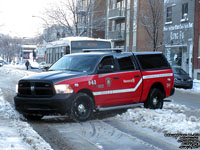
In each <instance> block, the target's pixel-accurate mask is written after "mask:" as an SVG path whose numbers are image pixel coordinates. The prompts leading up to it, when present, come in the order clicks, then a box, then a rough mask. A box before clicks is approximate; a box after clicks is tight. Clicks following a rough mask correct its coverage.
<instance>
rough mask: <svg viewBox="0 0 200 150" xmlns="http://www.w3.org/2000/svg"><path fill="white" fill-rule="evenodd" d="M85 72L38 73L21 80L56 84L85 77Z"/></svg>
mask: <svg viewBox="0 0 200 150" xmlns="http://www.w3.org/2000/svg"><path fill="white" fill-rule="evenodd" d="M87 75H88V73H87V72H74V71H49V72H43V73H38V74H35V75H31V76H28V77H25V78H23V80H50V81H52V82H53V83H57V82H60V81H63V80H67V79H72V78H76V77H81V76H87Z"/></svg>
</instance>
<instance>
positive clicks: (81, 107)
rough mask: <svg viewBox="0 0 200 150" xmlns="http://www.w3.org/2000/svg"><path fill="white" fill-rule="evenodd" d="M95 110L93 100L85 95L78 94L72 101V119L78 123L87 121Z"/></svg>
mask: <svg viewBox="0 0 200 150" xmlns="http://www.w3.org/2000/svg"><path fill="white" fill-rule="evenodd" d="M93 109H94V103H93V99H92V98H91V97H90V96H89V95H87V94H85V93H78V94H77V95H76V96H75V98H74V100H73V101H72V105H71V118H72V119H73V120H74V121H77V122H81V121H86V120H88V119H90V118H91V116H92V115H93Z"/></svg>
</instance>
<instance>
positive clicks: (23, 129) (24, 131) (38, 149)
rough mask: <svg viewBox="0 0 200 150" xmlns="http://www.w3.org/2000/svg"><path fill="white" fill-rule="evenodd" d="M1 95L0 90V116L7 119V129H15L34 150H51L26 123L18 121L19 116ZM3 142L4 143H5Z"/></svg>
mask: <svg viewBox="0 0 200 150" xmlns="http://www.w3.org/2000/svg"><path fill="white" fill-rule="evenodd" d="M1 95H2V92H1V89H0V116H1V117H4V118H7V119H9V127H10V128H14V129H16V130H17V131H18V132H19V136H20V137H22V138H23V140H24V141H25V142H26V143H28V144H29V145H30V146H31V147H32V148H33V149H34V150H52V149H51V146H50V145H49V144H48V143H46V142H45V141H44V140H43V139H42V138H41V137H40V136H39V135H38V134H37V133H36V132H35V131H34V130H33V129H32V128H31V126H30V125H29V124H28V123H27V122H23V121H21V120H20V119H19V118H20V115H19V114H18V113H17V112H16V111H15V110H14V109H13V107H12V106H11V105H10V103H9V102H7V101H6V100H4V99H3V97H2V96H1ZM1 136H4V135H1ZM5 136H6V135H5ZM4 142H5V143H6V142H7V141H4Z"/></svg>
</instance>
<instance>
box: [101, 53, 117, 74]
mask: <svg viewBox="0 0 200 150" xmlns="http://www.w3.org/2000/svg"><path fill="white" fill-rule="evenodd" d="M98 71H100V72H99V73H111V72H114V71H115V63H114V59H113V57H112V56H108V57H105V58H103V59H102V61H101V62H100V63H99V66H98Z"/></svg>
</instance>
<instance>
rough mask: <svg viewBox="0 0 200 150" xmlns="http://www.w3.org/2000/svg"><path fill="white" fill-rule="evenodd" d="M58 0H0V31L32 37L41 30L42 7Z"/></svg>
mask: <svg viewBox="0 0 200 150" xmlns="http://www.w3.org/2000/svg"><path fill="white" fill-rule="evenodd" d="M55 2H58V0H0V33H3V34H10V35H12V36H20V37H33V36H35V35H37V34H38V33H40V32H42V27H43V24H44V21H43V20H42V19H40V18H39V17H38V18H35V17H32V16H42V13H43V10H44V8H46V7H48V6H49V4H52V3H55Z"/></svg>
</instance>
